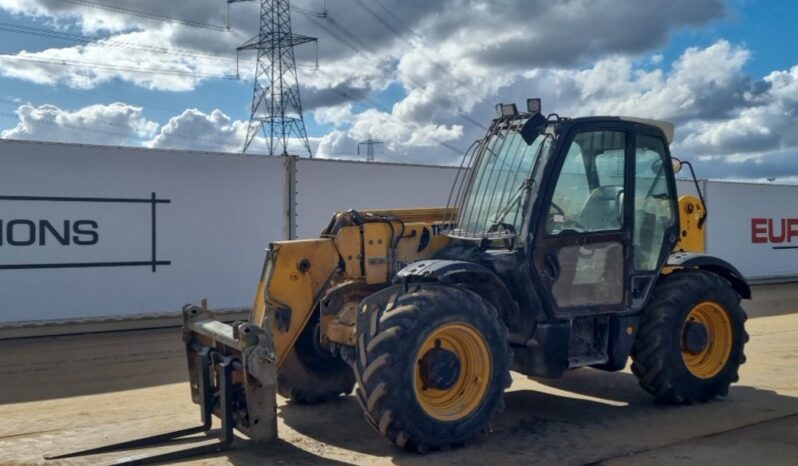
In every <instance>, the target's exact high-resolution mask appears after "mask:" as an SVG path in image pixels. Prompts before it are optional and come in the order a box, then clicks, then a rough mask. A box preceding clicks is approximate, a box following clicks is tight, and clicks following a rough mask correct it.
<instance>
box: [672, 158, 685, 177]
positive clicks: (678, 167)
mask: <svg viewBox="0 0 798 466" xmlns="http://www.w3.org/2000/svg"><path fill="white" fill-rule="evenodd" d="M671 163H672V164H673V174H674V175H675V174H677V173H679V172H680V171H682V161H681V160H679V159H677V158H676V157H671Z"/></svg>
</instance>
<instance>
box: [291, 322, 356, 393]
mask: <svg viewBox="0 0 798 466" xmlns="http://www.w3.org/2000/svg"><path fill="white" fill-rule="evenodd" d="M318 332H319V317H318V313H317V314H316V315H315V316H314V317H313V318H311V320H310V322H308V324H307V326H306V327H305V329H304V330H303V331H302V333H301V334H300V336H299V338H298V339H297V342H296V344H295V345H294V347H293V348H291V350H290V351H289V352H288V354H286V356H285V359H284V360H283V361H282V363H281V364H280V368H279V369H278V370H277V393H279V394H280V395H281V396H283V397H285V398H288V399H290V400H292V401H295V402H297V403H301V404H318V403H324V402H327V401H330V400H332V399H334V398H337V397H338V396H340V395H348V394H350V393H352V389H353V388H354V386H355V376H354V374H353V373H352V368H351V367H349V365H347V364H346V363H345V362H344V361H343V360H342V359H340V358H337V357H335V356H333V355H332V354H330V353H329V352H326V351H324V350H323V349H322V348H320V347H319V346H318V343H317V341H318V338H319V335H318Z"/></svg>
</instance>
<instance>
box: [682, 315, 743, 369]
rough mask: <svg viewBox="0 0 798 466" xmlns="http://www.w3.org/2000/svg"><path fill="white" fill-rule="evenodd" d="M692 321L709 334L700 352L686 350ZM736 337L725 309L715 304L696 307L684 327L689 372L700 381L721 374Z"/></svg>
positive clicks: (685, 359)
mask: <svg viewBox="0 0 798 466" xmlns="http://www.w3.org/2000/svg"><path fill="white" fill-rule="evenodd" d="M691 322H695V323H699V324H701V325H703V326H704V327H705V328H706V331H707V336H708V342H707V344H706V346H705V347H704V348H703V349H702V350H701V351H699V352H690V351H687V349H686V348H685V343H684V334H685V328H686V327H687V325H688V324H690V323H691ZM733 338H734V337H733V331H732V324H731V319H729V314H728V313H727V312H726V310H725V309H724V308H723V306H721V305H720V304H718V303H715V302H712V301H705V302H703V303H700V304H698V305H697V306H695V307H694V308H693V310H691V311H690V313H689V314H687V319H685V321H684V324H683V325H682V359H684V363H685V365H686V366H687V369H688V370H689V371H690V372H691V373H692V374H693V375H694V376H696V377H698V378H699V379H709V378H712V377H715V376H716V375H718V374H719V373H720V371H722V370H723V368H724V367H726V363H727V362H728V361H729V356H730V355H731V350H732V342H733Z"/></svg>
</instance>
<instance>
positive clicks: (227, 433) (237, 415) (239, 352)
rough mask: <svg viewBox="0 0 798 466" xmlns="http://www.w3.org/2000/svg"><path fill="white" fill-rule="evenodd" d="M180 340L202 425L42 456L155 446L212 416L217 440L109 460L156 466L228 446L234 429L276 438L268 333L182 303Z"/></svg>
mask: <svg viewBox="0 0 798 466" xmlns="http://www.w3.org/2000/svg"><path fill="white" fill-rule="evenodd" d="M183 340H184V342H185V344H186V357H187V361H188V369H189V377H190V384H191V396H192V399H193V401H194V402H195V403H197V404H198V405H199V406H200V414H201V421H202V424H201V425H199V426H196V427H190V428H187V429H180V430H176V431H173V432H167V433H163V434H157V435H152V436H148V437H143V438H138V439H134V440H128V441H124V442H119V443H114V444H110V445H103V446H99V447H95V448H89V449H86V450H80V451H74V452H69V453H63V454H57V455H48V456H45V459H48V460H56V459H66V458H75V457H81V456H87V455H96V454H100V453H110V452H115V451H123V450H131V449H138V448H144V447H149V446H158V445H164V444H169V443H172V442H177V441H181V440H186V439H187V437H188V436H191V435H195V434H200V433H208V432H209V431H210V430H211V426H212V423H213V422H212V421H213V415H216V416H218V417H219V418H220V419H221V421H222V426H221V431H220V433H219V438H218V441H216V442H213V443H211V444H204V445H200V446H195V447H190V448H184V449H181V450H175V451H170V452H166V453H160V454H155V455H139V456H130V457H126V458H122V459H119V460H117V461H116V462H113V463H112V464H117V465H141V464H155V463H163V462H167V461H174V460H179V459H185V458H191V457H195V456H201V455H207V454H211V453H217V452H220V451H224V450H227V449H228V448H230V446H231V445H232V443H233V440H234V439H235V434H234V432H233V431H234V429H235V430H239V431H240V432H242V433H243V434H245V435H246V436H247V437H249V438H250V439H251V440H252V441H254V442H256V443H266V442H270V441H272V440H274V439H276V438H277V415H276V384H277V361H276V355H275V352H274V342H273V341H272V338H271V336H270V335H269V334H268V333H267V332H265V331H263V329H261V328H260V327H257V326H255V325H252V324H249V323H246V322H235V323H233V324H232V325H227V324H224V323H221V322H219V321H217V320H215V319H214V318H213V316H212V315H211V313H210V312H209V311H208V309H207V302H206V301H205V300H203V301H202V307H198V306H194V305H186V306H184V307H183Z"/></svg>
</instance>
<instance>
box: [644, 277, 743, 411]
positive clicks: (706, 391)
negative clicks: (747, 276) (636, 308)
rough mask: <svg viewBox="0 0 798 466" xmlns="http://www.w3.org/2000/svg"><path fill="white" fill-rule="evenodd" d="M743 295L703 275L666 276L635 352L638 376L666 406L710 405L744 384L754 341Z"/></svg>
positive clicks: (648, 311) (720, 280) (651, 304)
mask: <svg viewBox="0 0 798 466" xmlns="http://www.w3.org/2000/svg"><path fill="white" fill-rule="evenodd" d="M746 319H747V316H746V314H745V311H744V310H743V309H742V307H740V295H739V294H737V292H735V291H734V290H733V289H732V287H731V285H730V284H729V283H728V282H727V281H726V280H724V279H723V278H721V277H720V276H718V275H716V274H713V273H710V272H705V271H701V270H687V271H676V272H673V273H672V274H671V275H668V276H665V277H662V278H661V279H660V281H659V283H658V284H657V285H656V288H655V290H654V295H653V296H652V298H651V301H650V302H649V303H648V304H647V305H646V308H645V309H644V310H643V314H642V322H641V325H640V330H639V332H638V334H637V338H636V340H635V343H634V347H633V348H632V360H633V363H632V372H633V373H634V374H635V375H636V376H637V378H638V381H639V382H640V385H641V386H642V387H643V388H644V389H645V390H646V391H648V392H649V393H651V394H652V395H654V397H655V398H656V399H657V400H658V401H661V402H665V403H672V404H682V403H696V402H706V401H709V400H712V399H714V398H717V397H722V396H725V395H726V394H727V393H728V391H729V386H730V385H731V384H732V383H734V382H737V380H738V379H739V376H738V370H739V368H740V365H741V364H743V363H744V362H745V354H744V348H745V344H746V342H748V334H747V333H746V331H745V321H746Z"/></svg>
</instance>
